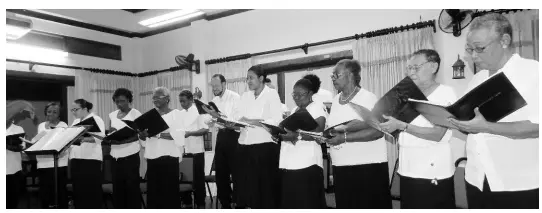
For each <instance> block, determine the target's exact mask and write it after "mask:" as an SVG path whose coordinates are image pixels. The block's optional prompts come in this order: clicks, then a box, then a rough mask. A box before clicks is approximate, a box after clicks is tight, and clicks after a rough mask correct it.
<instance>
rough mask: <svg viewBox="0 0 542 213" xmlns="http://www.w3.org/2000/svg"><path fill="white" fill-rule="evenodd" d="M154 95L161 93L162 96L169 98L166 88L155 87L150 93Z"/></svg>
mask: <svg viewBox="0 0 542 213" xmlns="http://www.w3.org/2000/svg"><path fill="white" fill-rule="evenodd" d="M156 93H162V94H163V95H164V96H166V97H170V96H169V94H170V92H169V89H168V88H166V87H156V88H154V90H153V91H152V94H153V95H154V94H156Z"/></svg>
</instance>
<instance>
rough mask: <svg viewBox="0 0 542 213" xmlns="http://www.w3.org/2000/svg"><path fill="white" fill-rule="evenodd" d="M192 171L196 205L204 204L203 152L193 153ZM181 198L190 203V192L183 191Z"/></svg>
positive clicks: (185, 202) (205, 193)
mask: <svg viewBox="0 0 542 213" xmlns="http://www.w3.org/2000/svg"><path fill="white" fill-rule="evenodd" d="M191 155H192V156H193V161H192V163H193V165H192V172H193V175H194V183H193V185H194V198H195V201H196V202H195V203H196V205H197V206H200V207H201V206H205V197H206V195H207V192H206V191H205V153H194V154H191ZM181 200H182V201H183V203H184V204H192V196H191V195H190V193H183V194H182V195H181Z"/></svg>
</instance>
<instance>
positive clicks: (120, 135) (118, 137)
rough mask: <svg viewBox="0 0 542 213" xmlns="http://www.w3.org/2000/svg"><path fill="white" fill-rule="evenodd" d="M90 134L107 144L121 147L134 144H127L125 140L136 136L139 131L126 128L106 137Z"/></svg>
mask: <svg viewBox="0 0 542 213" xmlns="http://www.w3.org/2000/svg"><path fill="white" fill-rule="evenodd" d="M89 134H91V135H92V136H94V137H97V138H99V139H101V140H103V141H104V142H105V143H108V144H112V145H121V144H127V143H133V142H134V141H130V142H126V141H125V140H126V139H129V138H132V137H134V136H136V135H137V131H136V130H134V129H132V128H131V127H129V126H125V127H123V128H121V129H119V130H117V131H114V132H111V133H109V134H108V135H107V136H105V137H103V136H100V135H96V134H93V133H89ZM112 141H114V142H112Z"/></svg>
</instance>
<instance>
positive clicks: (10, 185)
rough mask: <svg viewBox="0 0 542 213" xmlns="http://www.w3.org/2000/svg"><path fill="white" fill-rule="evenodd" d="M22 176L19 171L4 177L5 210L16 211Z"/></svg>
mask: <svg viewBox="0 0 542 213" xmlns="http://www.w3.org/2000/svg"><path fill="white" fill-rule="evenodd" d="M22 185H23V175H22V172H21V171H18V172H16V173H15V174H11V175H6V209H16V208H18V206H19V197H20V196H21V191H22V190H21V187H22Z"/></svg>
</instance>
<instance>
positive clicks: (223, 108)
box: [212, 89, 241, 118]
mask: <svg viewBox="0 0 542 213" xmlns="http://www.w3.org/2000/svg"><path fill="white" fill-rule="evenodd" d="M240 99H241V96H239V94H237V93H235V92H234V91H231V90H228V89H226V90H225V91H224V94H222V97H220V96H215V97H214V98H213V100H212V102H213V103H215V105H216V106H217V107H218V110H220V112H221V113H222V114H224V115H225V116H226V117H228V118H231V117H232V116H233V111H234V109H235V107H236V105H237V103H238V102H239V100H240Z"/></svg>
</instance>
